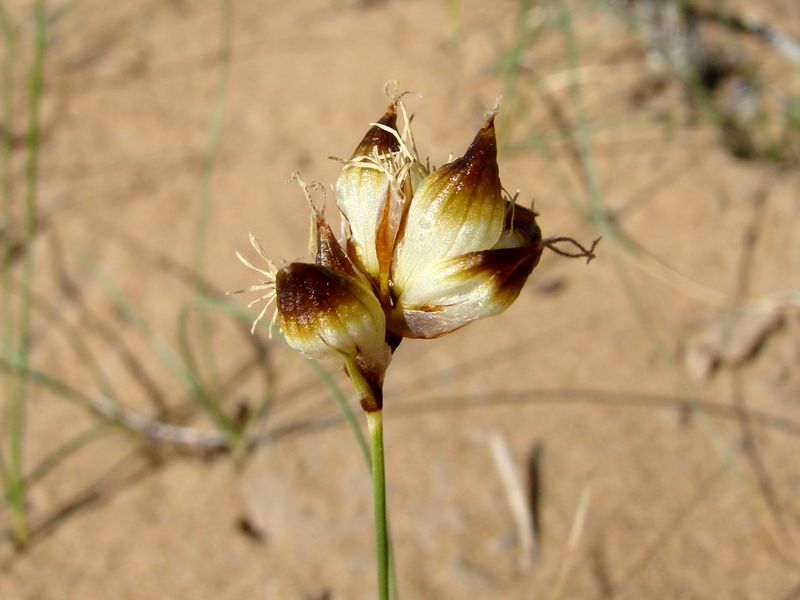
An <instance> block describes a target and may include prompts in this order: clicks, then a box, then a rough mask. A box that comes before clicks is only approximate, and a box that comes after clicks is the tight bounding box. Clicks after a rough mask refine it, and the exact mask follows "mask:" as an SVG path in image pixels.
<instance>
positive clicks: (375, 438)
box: [367, 410, 389, 600]
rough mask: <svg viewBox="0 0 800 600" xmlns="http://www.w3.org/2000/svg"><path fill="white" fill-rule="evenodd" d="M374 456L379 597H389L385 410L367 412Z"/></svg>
mask: <svg viewBox="0 0 800 600" xmlns="http://www.w3.org/2000/svg"><path fill="white" fill-rule="evenodd" d="M367 427H368V428H369V444H370V450H371V456H372V494H373V497H374V500H375V553H376V555H377V562H378V598H380V600H388V598H389V539H388V535H387V527H386V475H385V472H384V463H383V412H382V411H380V410H378V411H375V412H368V413H367Z"/></svg>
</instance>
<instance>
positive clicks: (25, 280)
mask: <svg viewBox="0 0 800 600" xmlns="http://www.w3.org/2000/svg"><path fill="white" fill-rule="evenodd" d="M34 11H35V12H34V14H35V20H36V28H35V31H34V39H33V64H32V65H31V70H30V82H29V110H30V114H29V122H28V139H27V145H28V160H27V164H26V168H25V175H26V190H25V205H24V213H23V227H22V229H23V243H24V249H23V253H22V288H21V290H20V291H21V293H20V299H19V302H20V304H19V315H18V317H17V322H18V331H17V334H18V336H19V341H18V344H19V345H18V349H17V352H18V356H19V361H20V363H21V364H22V366H23V367H27V364H28V358H29V353H30V343H31V337H30V308H31V282H32V279H33V252H32V245H33V236H34V233H35V228H36V194H37V183H38V176H39V143H40V131H41V130H40V123H39V111H40V107H41V98H42V83H43V78H44V52H45V26H46V23H47V15H46V12H45V0H38V2H37V3H36V6H35V9H34ZM26 384H27V379H26V378H25V377H23V378H21V379H20V380H19V381H18V382H17V388H16V393H15V394H14V395H13V396H12V398H10V400H9V405H8V412H7V415H8V426H9V432H8V436H9V446H10V448H9V461H8V462H9V470H10V481H9V482H8V484H9V485H8V488H7V490H6V495H7V496H8V500H9V508H10V509H11V518H12V523H13V527H14V538H15V542H16V544H17V546H18V547H20V548H21V547H24V546H25V544H26V543H27V541H28V525H27V516H26V511H25V482H24V478H23V457H22V451H23V440H24V435H25V408H26V406H25V404H26V402H25V400H26V398H25V395H26Z"/></svg>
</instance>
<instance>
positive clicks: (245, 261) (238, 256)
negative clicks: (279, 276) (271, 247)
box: [236, 250, 277, 291]
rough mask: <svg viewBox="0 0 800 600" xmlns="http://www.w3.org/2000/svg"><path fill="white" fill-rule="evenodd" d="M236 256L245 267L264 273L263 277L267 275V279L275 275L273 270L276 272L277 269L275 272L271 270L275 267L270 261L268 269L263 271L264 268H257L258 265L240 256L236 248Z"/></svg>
mask: <svg viewBox="0 0 800 600" xmlns="http://www.w3.org/2000/svg"><path fill="white" fill-rule="evenodd" d="M236 258H238V259H239V261H240V262H241V263H242V264H243V265H244V266H245V267H248V268H249V269H253V271H256V272H258V273H261V274H262V275H264V276H265V277H267V278H269V279H273V278H274V277H275V272H277V271H275V272H272V270H274V269H275V267H274V266H273V265H272V263H270V264H269V268H270V271H265V270H264V269H259V268H258V267H256V266H255V265H254V264H253V263H251V262H250V261H249V260H247V259H246V258H245V257H244V256H242V255H241V254H239V251H238V250H237V251H236ZM242 291H244V290H242Z"/></svg>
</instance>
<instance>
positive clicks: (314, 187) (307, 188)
mask: <svg viewBox="0 0 800 600" xmlns="http://www.w3.org/2000/svg"><path fill="white" fill-rule="evenodd" d="M291 180H292V181H296V182H297V183H298V184H300V187H301V188H302V189H303V195H304V196H305V197H306V202H308V205H309V206H310V207H311V211H312V212H313V213H314V215H315V216H319V215H324V214H325V202H326V200H327V199H328V192H327V191H326V190H325V186H324V185H322V184H321V183H320V182H319V181H312V182H311V183H306V182H305V181H303V180H302V179H301V177H300V171H295V172H294V173H292V177H291ZM312 192H322V206H320V208H317V207H316V205H315V204H314V200H313V199H312V198H311V193H312Z"/></svg>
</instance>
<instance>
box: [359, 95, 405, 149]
mask: <svg viewBox="0 0 800 600" xmlns="http://www.w3.org/2000/svg"><path fill="white" fill-rule="evenodd" d="M378 123H379V124H381V125H383V126H385V127H389V128H391V129H394V130H395V131H397V110H396V109H395V107H394V104H390V105H389V108H387V109H386V113H385V114H384V115H383V116H382V117H381V118H380V119H379V120H378ZM373 148H377V150H378V152H379V153H380V154H388V153H389V152H396V151H398V150H399V149H400V142H399V141H398V140H397V137H396V136H394V135H392V134H391V133H390V132H388V131H386V130H385V129H383V128H381V127H378V126H377V125H373V126H372V127H370V128H369V130H368V131H367V133H366V134H365V135H364V137H363V138H362V140H361V142H360V143H359V144H358V146H356V149H355V152H353V156H352V158H355V157H357V156H365V155H369V154H372V150H373Z"/></svg>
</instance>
